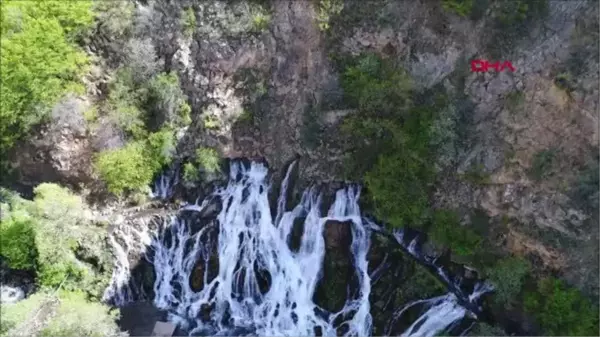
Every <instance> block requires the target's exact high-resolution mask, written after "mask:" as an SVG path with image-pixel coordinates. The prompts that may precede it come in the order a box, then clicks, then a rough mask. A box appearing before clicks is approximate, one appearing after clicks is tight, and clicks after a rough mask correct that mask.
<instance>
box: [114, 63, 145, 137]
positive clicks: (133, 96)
mask: <svg viewBox="0 0 600 337" xmlns="http://www.w3.org/2000/svg"><path fill="white" fill-rule="evenodd" d="M144 96H145V94H144V93H143V92H141V91H139V90H136V86H135V84H134V80H133V71H132V70H131V69H128V68H124V69H120V70H119V71H117V73H116V79H115V80H114V81H113V82H112V83H111V84H110V93H109V96H108V100H107V106H106V109H108V116H109V118H110V120H111V121H112V122H113V123H114V124H115V125H116V126H118V127H119V128H120V129H121V130H123V131H125V132H126V134H127V135H128V136H130V137H133V138H134V139H141V138H144V136H145V134H146V128H145V123H144V113H143V111H142V110H141V109H140V108H139V106H140V104H141V101H143V99H144Z"/></svg>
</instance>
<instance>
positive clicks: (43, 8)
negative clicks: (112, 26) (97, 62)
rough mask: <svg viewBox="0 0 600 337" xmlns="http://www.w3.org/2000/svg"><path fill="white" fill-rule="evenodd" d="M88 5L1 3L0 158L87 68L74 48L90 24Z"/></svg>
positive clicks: (76, 89) (11, 0)
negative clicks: (0, 81)
mask: <svg viewBox="0 0 600 337" xmlns="http://www.w3.org/2000/svg"><path fill="white" fill-rule="evenodd" d="M91 5H92V2H91V1H16V0H5V1H2V2H1V5H0V6H1V7H0V9H1V12H2V20H1V21H2V23H1V28H2V34H1V39H2V40H1V43H0V45H1V53H0V55H1V60H0V73H2V88H1V91H0V102H1V103H0V120H2V123H0V157H4V155H3V154H4V153H6V151H8V150H9V149H10V148H11V147H12V146H13V145H14V143H15V141H17V140H18V139H21V138H22V137H24V136H26V135H27V133H28V132H29V130H30V129H31V127H32V126H33V125H35V124H37V123H39V122H41V121H42V120H43V119H44V118H45V117H46V116H47V113H48V112H49V110H50V108H51V107H52V105H53V104H54V103H56V102H57V101H58V100H59V99H60V98H61V97H62V96H64V95H65V94H66V93H68V92H76V93H78V92H81V91H82V90H83V87H82V86H81V83H80V77H81V75H82V73H83V72H84V70H85V66H86V64H87V63H88V61H87V58H86V56H85V54H84V53H83V52H82V51H80V49H79V48H78V47H77V46H76V45H75V43H74V41H75V39H76V38H77V36H78V35H79V34H80V33H81V32H82V31H83V30H85V29H86V28H87V27H89V26H90V25H91V23H92V19H93V17H92V13H91V11H90V9H91Z"/></svg>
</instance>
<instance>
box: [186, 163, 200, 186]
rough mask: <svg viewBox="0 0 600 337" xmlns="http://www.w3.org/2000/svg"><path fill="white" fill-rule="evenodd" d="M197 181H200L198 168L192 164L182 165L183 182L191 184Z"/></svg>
mask: <svg viewBox="0 0 600 337" xmlns="http://www.w3.org/2000/svg"><path fill="white" fill-rule="evenodd" d="M198 179H200V174H199V172H198V168H196V166H195V165H194V164H193V163H185V164H184V165H183V180H184V181H185V182H187V183H192V182H194V181H197V180H198Z"/></svg>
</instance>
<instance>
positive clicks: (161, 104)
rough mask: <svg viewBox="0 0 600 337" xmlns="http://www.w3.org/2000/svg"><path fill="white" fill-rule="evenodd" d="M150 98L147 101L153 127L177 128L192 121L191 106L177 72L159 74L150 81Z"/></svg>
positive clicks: (146, 104)
mask: <svg viewBox="0 0 600 337" xmlns="http://www.w3.org/2000/svg"><path fill="white" fill-rule="evenodd" d="M147 88H148V89H147V90H148V98H147V101H146V103H145V106H146V107H147V108H146V110H147V111H148V113H149V116H148V117H149V120H150V123H149V124H150V125H151V128H154V129H158V128H162V127H168V128H176V127H182V126H187V125H189V124H190V123H191V122H192V119H191V117H190V113H191V108H190V106H189V105H188V104H187V100H186V97H185V94H184V93H183V91H182V90H181V88H180V87H179V77H177V74H175V73H169V74H164V73H163V74H158V75H157V76H155V77H153V78H152V80H150V82H149V83H148V86H147Z"/></svg>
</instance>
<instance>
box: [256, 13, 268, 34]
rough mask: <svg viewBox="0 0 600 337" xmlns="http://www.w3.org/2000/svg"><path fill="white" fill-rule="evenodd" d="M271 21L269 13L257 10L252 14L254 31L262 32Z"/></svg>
mask: <svg viewBox="0 0 600 337" xmlns="http://www.w3.org/2000/svg"><path fill="white" fill-rule="evenodd" d="M270 22H271V16H270V15H269V14H266V13H263V12H261V11H258V12H256V13H254V14H252V30H254V31H255V32H262V31H263V30H265V29H267V28H269V23H270Z"/></svg>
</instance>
